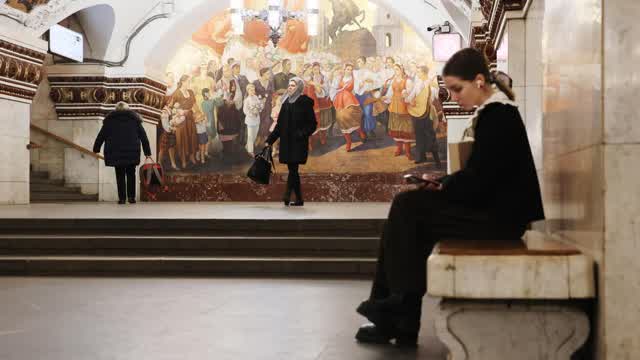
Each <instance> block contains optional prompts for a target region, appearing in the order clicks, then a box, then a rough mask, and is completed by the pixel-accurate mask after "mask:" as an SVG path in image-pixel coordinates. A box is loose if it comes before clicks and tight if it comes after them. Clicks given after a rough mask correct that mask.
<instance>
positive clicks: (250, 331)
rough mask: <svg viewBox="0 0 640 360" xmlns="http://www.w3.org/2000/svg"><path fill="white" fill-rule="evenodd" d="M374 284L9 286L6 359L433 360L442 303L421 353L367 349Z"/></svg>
mask: <svg viewBox="0 0 640 360" xmlns="http://www.w3.org/2000/svg"><path fill="white" fill-rule="evenodd" d="M369 286H370V282H369V281H359V280H288V279H246V278H226V279H222V278H220V279H218V278H185V279H183V278H35V277H30V278H17V277H4V278H0V359H2V360H40V359H42V360H44V359H46V360H74V359H78V360H107V359H108V360H112V359H117V360H128V359H131V360H141V359H153V360H169V359H171V360H173V359H175V360H190V359H194V360H200V359H212V360H213V359H215V360H225V359H233V360H248V359H252V360H254V359H255V360H262V359H264V360H271V359H273V360H305V359H309V360H365V359H366V360H373V359H376V360H382V359H399V360H408V359H414V360H418V359H420V360H427V359H429V360H431V359H434V360H435V359H445V358H446V356H445V350H444V347H443V345H441V344H440V343H439V342H438V340H437V339H436V338H435V336H434V332H433V317H432V314H433V311H434V309H435V306H436V301H435V300H434V299H426V301H425V304H424V311H423V313H424V315H423V319H422V322H423V328H422V332H421V338H420V346H419V348H418V349H417V350H398V349H395V348H393V347H390V346H379V345H378V346H372V345H368V346H365V345H360V344H358V343H356V342H355V341H354V339H353V335H354V332H355V329H356V328H357V327H358V325H359V324H361V323H362V322H363V319H362V318H361V317H360V316H358V315H357V314H356V313H355V312H354V310H353V309H354V307H355V306H356V305H357V304H358V302H359V301H360V300H361V299H362V298H364V297H366V295H367V294H368V289H369Z"/></svg>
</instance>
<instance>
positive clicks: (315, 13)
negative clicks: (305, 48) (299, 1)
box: [307, 0, 320, 36]
mask: <svg viewBox="0 0 640 360" xmlns="http://www.w3.org/2000/svg"><path fill="white" fill-rule="evenodd" d="M319 27H320V0H307V33H308V34H309V36H318V28H319Z"/></svg>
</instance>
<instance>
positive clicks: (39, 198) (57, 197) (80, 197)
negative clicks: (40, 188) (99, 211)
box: [31, 191, 98, 202]
mask: <svg viewBox="0 0 640 360" xmlns="http://www.w3.org/2000/svg"><path fill="white" fill-rule="evenodd" d="M67 201H98V195H85V194H80V193H69V192H54V191H47V192H34V193H31V202H67Z"/></svg>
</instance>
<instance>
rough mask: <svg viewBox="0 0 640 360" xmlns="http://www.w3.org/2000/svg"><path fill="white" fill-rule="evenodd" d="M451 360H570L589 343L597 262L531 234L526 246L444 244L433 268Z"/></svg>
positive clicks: (431, 290)
mask: <svg viewBox="0 0 640 360" xmlns="http://www.w3.org/2000/svg"><path fill="white" fill-rule="evenodd" d="M427 284H428V294H429V295H430V296H433V297H441V298H442V300H441V301H440V304H439V312H438V314H436V333H437V335H438V338H439V339H440V340H441V341H442V342H443V343H444V344H445V345H446V346H447V347H448V349H449V351H450V353H449V359H450V360H502V359H504V360H507V359H508V360H513V359H518V360H526V359H536V360H537V359H559V360H560V359H561V360H564V359H566V360H569V359H570V358H571V355H572V354H573V353H574V352H576V351H577V350H578V349H579V348H580V347H581V346H582V345H583V344H584V343H585V341H586V340H587V338H588V335H589V319H588V317H587V315H586V313H585V310H584V308H585V305H587V304H588V300H589V299H592V298H594V297H595V280H594V265H593V261H592V260H591V259H590V258H588V257H587V256H585V255H583V254H581V253H580V251H578V250H576V249H574V248H572V247H569V246H566V245H563V244H561V243H558V242H554V241H551V240H548V239H547V238H546V237H545V236H543V235H542V234H540V233H535V232H528V233H527V234H526V235H525V237H524V238H523V241H522V242H514V241H512V242H506V241H473V240H444V241H441V242H440V243H439V244H438V245H437V246H436V248H435V249H434V251H433V253H432V254H431V256H429V259H428V261H427Z"/></svg>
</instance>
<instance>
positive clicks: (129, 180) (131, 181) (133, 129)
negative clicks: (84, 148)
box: [93, 102, 151, 204]
mask: <svg viewBox="0 0 640 360" xmlns="http://www.w3.org/2000/svg"><path fill="white" fill-rule="evenodd" d="M103 143H104V144H105V145H104V162H105V165H107V166H113V167H115V168H116V182H117V184H118V198H119V201H118V203H119V204H124V203H125V202H126V199H127V197H128V198H129V202H130V203H131V204H134V203H135V202H136V165H138V164H140V144H141V143H142V148H143V149H144V154H145V156H146V157H147V158H150V157H151V147H150V146H149V139H148V138H147V133H146V132H145V131H144V128H143V127H142V119H141V118H140V116H138V114H136V113H135V112H133V111H131V110H129V105H127V103H125V102H119V103H118V104H117V105H116V109H115V111H112V112H110V113H109V114H108V115H107V117H106V118H105V119H104V121H103V123H102V129H100V133H99V134H98V137H97V138H96V142H95V143H94V144H93V152H95V153H99V152H100V148H101V147H102V144H103ZM125 177H126V184H125Z"/></svg>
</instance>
